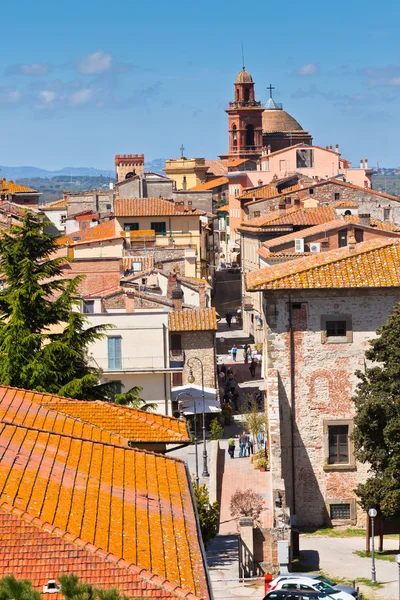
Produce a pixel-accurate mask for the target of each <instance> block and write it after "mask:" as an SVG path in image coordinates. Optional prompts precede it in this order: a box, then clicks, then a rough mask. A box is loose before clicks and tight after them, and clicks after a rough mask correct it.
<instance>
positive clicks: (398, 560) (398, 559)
mask: <svg viewBox="0 0 400 600" xmlns="http://www.w3.org/2000/svg"><path fill="white" fill-rule="evenodd" d="M396 562H397V565H398V567H399V600H400V554H396Z"/></svg>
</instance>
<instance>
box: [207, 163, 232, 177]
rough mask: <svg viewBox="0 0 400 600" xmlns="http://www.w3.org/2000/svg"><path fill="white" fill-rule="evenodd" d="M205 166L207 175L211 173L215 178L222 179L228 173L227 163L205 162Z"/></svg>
mask: <svg viewBox="0 0 400 600" xmlns="http://www.w3.org/2000/svg"><path fill="white" fill-rule="evenodd" d="M205 165H206V167H208V173H207V174H208V175H210V174H211V173H212V174H213V175H215V176H216V177H223V176H224V175H226V174H227V172H228V166H227V163H226V162H225V161H222V160H206V161H205Z"/></svg>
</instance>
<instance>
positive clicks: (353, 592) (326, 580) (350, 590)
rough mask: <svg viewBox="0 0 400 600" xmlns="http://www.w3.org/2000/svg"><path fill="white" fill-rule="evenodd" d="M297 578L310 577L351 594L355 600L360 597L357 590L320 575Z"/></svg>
mask: <svg viewBox="0 0 400 600" xmlns="http://www.w3.org/2000/svg"><path fill="white" fill-rule="evenodd" d="M289 575H291V574H290V573H289ZM287 576H288V574H287V573H286V574H285V575H281V577H287ZM292 576H293V574H292ZM296 577H308V578H309V579H318V581H323V582H324V583H327V584H328V585H330V586H331V587H333V589H334V590H339V592H347V593H348V594H351V595H352V596H354V598H357V596H358V594H357V590H355V589H354V588H352V587H351V586H350V585H343V584H341V583H335V582H334V581H333V580H332V579H329V578H328V577H325V575H320V574H319V573H296Z"/></svg>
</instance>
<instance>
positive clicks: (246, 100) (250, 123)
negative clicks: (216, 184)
mask: <svg viewBox="0 0 400 600" xmlns="http://www.w3.org/2000/svg"><path fill="white" fill-rule="evenodd" d="M226 112H227V113H228V130H229V152H228V153H227V154H223V155H221V156H220V158H221V159H233V158H253V159H257V158H259V157H260V156H261V150H262V114H263V112H264V108H263V107H262V106H261V102H257V101H256V100H255V97H254V81H253V79H252V77H251V75H250V73H248V72H247V71H246V70H245V68H244V67H243V70H242V71H240V73H239V74H238V76H237V77H236V81H235V99H234V101H233V102H229V108H227V110H226Z"/></svg>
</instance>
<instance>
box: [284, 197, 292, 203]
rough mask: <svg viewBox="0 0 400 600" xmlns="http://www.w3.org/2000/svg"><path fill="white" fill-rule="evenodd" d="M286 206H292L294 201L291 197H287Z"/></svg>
mask: <svg viewBox="0 0 400 600" xmlns="http://www.w3.org/2000/svg"><path fill="white" fill-rule="evenodd" d="M285 204H292V199H291V197H290V196H286V198H285Z"/></svg>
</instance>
